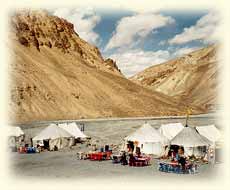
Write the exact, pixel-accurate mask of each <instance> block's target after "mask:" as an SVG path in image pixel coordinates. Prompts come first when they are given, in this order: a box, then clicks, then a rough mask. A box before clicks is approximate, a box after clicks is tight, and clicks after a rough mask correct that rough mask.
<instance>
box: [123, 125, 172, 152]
mask: <svg viewBox="0 0 230 190" xmlns="http://www.w3.org/2000/svg"><path fill="white" fill-rule="evenodd" d="M124 140H125V144H127V142H128V141H132V142H137V146H138V147H140V150H141V152H142V153H145V154H154V155H158V156H160V155H162V154H163V152H164V145H166V144H167V143H168V141H167V139H166V138H165V137H164V136H163V135H161V134H160V133H159V132H158V131H157V130H156V129H154V128H153V127H152V126H151V125H150V124H148V123H145V124H143V125H142V126H141V127H140V128H139V129H138V130H136V131H135V132H134V133H132V134H131V135H129V136H127V137H125V139H124Z"/></svg>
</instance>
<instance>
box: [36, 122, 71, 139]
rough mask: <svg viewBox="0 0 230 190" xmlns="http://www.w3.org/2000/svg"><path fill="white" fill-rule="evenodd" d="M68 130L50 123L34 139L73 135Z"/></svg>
mask: <svg viewBox="0 0 230 190" xmlns="http://www.w3.org/2000/svg"><path fill="white" fill-rule="evenodd" d="M72 136H73V135H71V134H70V133H68V132H67V131H66V130H64V129H62V128H60V127H58V126H57V125H56V124H50V125H49V126H48V127H46V128H45V129H44V130H42V131H41V132H40V133H39V134H38V135H37V136H35V137H34V138H33V140H46V139H57V138H61V137H72Z"/></svg>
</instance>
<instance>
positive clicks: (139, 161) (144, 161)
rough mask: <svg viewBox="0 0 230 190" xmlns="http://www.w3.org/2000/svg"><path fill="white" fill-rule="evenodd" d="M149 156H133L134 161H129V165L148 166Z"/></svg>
mask: <svg viewBox="0 0 230 190" xmlns="http://www.w3.org/2000/svg"><path fill="white" fill-rule="evenodd" d="M149 161H150V157H140V158H138V157H135V161H132V162H129V166H136V167H143V166H148V165H149Z"/></svg>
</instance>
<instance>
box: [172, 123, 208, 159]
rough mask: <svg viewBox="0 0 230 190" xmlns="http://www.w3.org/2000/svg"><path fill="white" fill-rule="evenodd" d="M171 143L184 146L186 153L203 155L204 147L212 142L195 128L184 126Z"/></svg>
mask: <svg viewBox="0 0 230 190" xmlns="http://www.w3.org/2000/svg"><path fill="white" fill-rule="evenodd" d="M170 144H171V145H178V146H183V147H184V150H185V154H187V155H189V156H191V155H192V154H194V155H195V156H203V155H204V152H203V151H204V148H205V147H207V146H210V145H211V144H212V142H211V141H209V140H208V139H207V138H205V137H203V136H202V135H200V134H199V133H198V132H197V131H196V129H195V128H192V127H184V128H183V130H182V131H181V132H179V133H178V134H177V135H176V136H175V137H174V138H173V139H172V140H171V141H170Z"/></svg>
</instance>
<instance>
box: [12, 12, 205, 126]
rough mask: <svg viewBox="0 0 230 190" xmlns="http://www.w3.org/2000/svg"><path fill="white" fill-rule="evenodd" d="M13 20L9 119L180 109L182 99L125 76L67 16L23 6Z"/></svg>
mask: <svg viewBox="0 0 230 190" xmlns="http://www.w3.org/2000/svg"><path fill="white" fill-rule="evenodd" d="M11 24H12V28H11V33H10V36H9V39H10V41H11V44H10V46H9V52H10V54H11V64H10V76H11V81H12V82H11V84H10V103H9V110H10V114H9V116H10V118H9V119H10V121H12V122H19V123H22V122H30V121H36V120H58V119H78V118H98V117H128V116H130V117H134V116H153V115H177V114H184V110H185V107H184V105H183V104H179V105H178V104H177V103H176V102H174V101H173V100H170V99H169V98H168V96H165V95H163V94H161V93H158V92H152V91H151V90H149V89H146V88H143V87H141V86H139V85H137V84H135V83H133V82H131V81H129V80H128V79H126V78H124V77H123V75H122V74H121V73H120V71H119V69H118V68H117V66H116V63H115V62H114V61H113V60H111V59H108V60H103V58H102V56H101V54H100V52H99V50H98V49H97V48H96V47H94V46H92V45H90V44H88V43H87V42H85V41H83V40H82V39H81V38H80V37H79V36H78V35H77V34H76V33H75V31H74V30H73V25H72V24H71V23H68V22H67V21H66V20H64V19H60V18H58V17H54V16H50V15H48V14H47V13H46V12H43V11H35V12H31V11H24V12H18V13H17V14H16V15H14V16H13V17H12V18H11ZM194 110H195V111H194V112H195V113H200V112H201V111H202V110H199V109H196V108H195V109H194Z"/></svg>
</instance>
